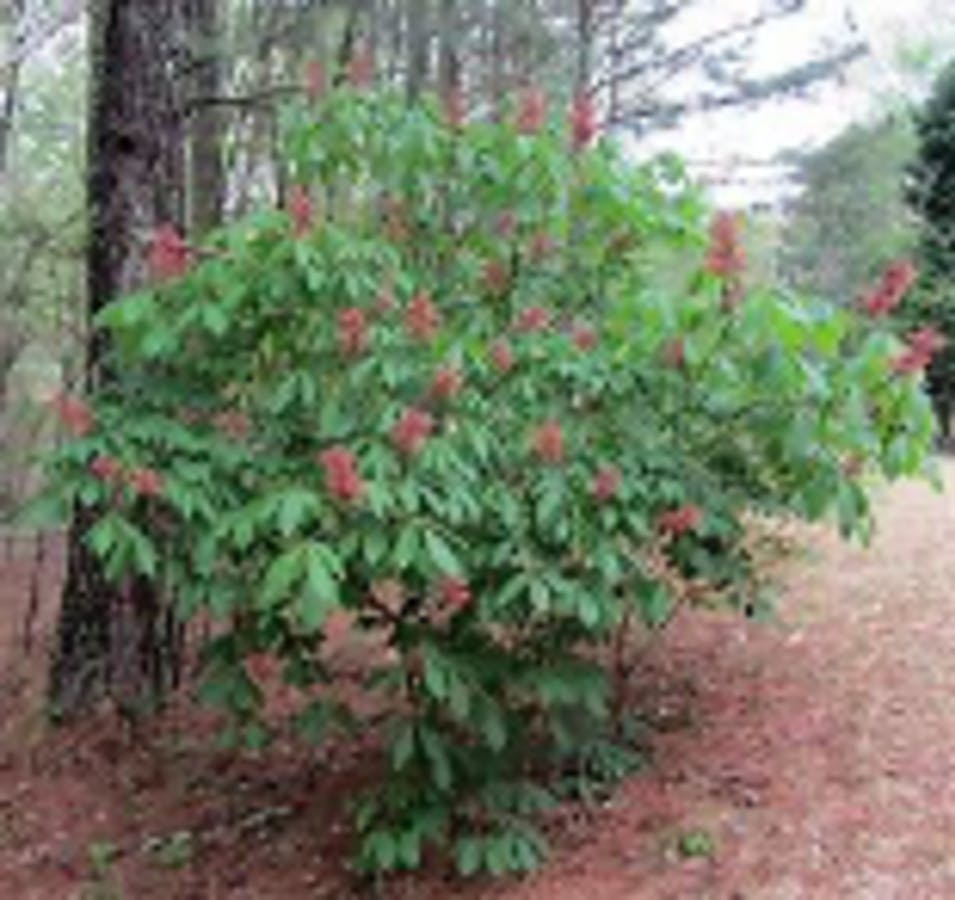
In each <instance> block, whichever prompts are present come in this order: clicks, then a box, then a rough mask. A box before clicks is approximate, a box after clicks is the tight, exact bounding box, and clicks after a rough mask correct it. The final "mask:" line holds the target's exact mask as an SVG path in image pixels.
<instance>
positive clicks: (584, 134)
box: [570, 94, 598, 151]
mask: <svg viewBox="0 0 955 900" xmlns="http://www.w3.org/2000/svg"><path fill="white" fill-rule="evenodd" d="M597 130H598V126H597V107H596V106H595V105H594V101H593V100H592V99H591V98H590V97H588V96H587V95H586V94H578V95H577V96H576V97H575V98H574V102H573V105H572V106H571V109H570V133H571V142H572V145H573V148H574V150H575V151H579V150H583V149H584V148H586V147H587V146H589V145H590V143H591V141H593V139H594V138H595V137H596V136H597Z"/></svg>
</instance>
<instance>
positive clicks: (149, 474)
mask: <svg viewBox="0 0 955 900" xmlns="http://www.w3.org/2000/svg"><path fill="white" fill-rule="evenodd" d="M129 486H130V487H131V488H132V489H133V490H134V491H135V492H136V493H137V494H139V496H140V497H159V496H161V494H162V488H163V482H162V476H161V475H160V474H159V473H158V472H157V471H156V470H155V469H148V468H142V469H133V471H132V472H130V473H129Z"/></svg>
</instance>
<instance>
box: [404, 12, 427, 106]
mask: <svg viewBox="0 0 955 900" xmlns="http://www.w3.org/2000/svg"><path fill="white" fill-rule="evenodd" d="M430 6H431V3H430V0H408V81H407V85H406V87H407V93H408V102H409V103H414V102H415V101H417V100H418V98H419V97H420V96H421V92H422V91H423V90H424V87H425V82H426V81H427V78H428V55H429V44H430V39H431V21H430V19H431V16H430Z"/></svg>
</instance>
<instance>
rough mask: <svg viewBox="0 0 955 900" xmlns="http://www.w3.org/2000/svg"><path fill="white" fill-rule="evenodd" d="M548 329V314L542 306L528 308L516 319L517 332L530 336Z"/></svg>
mask: <svg viewBox="0 0 955 900" xmlns="http://www.w3.org/2000/svg"><path fill="white" fill-rule="evenodd" d="M548 328H550V313H549V312H548V311H547V310H546V309H544V308H543V307H542V306H530V307H528V308H527V309H525V310H522V311H521V314H520V315H519V316H518V317H517V330H518V331H523V332H524V333H526V334H530V333H531V332H535V331H546V330H547V329H548Z"/></svg>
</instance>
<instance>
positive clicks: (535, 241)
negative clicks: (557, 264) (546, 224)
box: [530, 231, 554, 263]
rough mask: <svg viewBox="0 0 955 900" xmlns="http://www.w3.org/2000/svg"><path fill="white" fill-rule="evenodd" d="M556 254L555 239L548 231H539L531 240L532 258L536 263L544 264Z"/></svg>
mask: <svg viewBox="0 0 955 900" xmlns="http://www.w3.org/2000/svg"><path fill="white" fill-rule="evenodd" d="M553 252H554V239H553V238H552V237H551V236H550V235H549V234H548V233H547V232H546V231H538V232H537V234H535V235H534V237H533V238H532V239H531V245H530V257H531V259H532V260H533V261H534V262H536V263H539V262H542V261H543V260H544V259H546V258H547V257H548V256H550V255H551V253H553Z"/></svg>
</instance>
